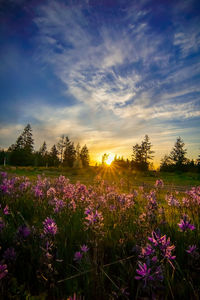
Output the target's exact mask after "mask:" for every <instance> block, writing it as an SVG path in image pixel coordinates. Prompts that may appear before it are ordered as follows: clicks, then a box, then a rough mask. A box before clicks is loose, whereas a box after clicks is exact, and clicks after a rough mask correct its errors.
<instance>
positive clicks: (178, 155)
mask: <svg viewBox="0 0 200 300" xmlns="http://www.w3.org/2000/svg"><path fill="white" fill-rule="evenodd" d="M184 146H185V143H184V142H183V140H182V139H181V137H180V136H179V137H178V138H177V140H176V142H175V144H174V147H173V149H172V151H171V153H170V159H171V161H172V162H173V163H174V164H175V165H176V166H177V167H178V168H180V167H181V166H182V165H183V164H184V163H185V162H186V161H187V159H186V157H185V154H186V153H187V150H186V149H184Z"/></svg>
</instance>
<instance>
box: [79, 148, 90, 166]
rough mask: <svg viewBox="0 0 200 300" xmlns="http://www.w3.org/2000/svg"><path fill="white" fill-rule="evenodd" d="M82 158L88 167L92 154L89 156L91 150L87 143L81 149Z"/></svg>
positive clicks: (83, 163) (84, 164)
mask: <svg viewBox="0 0 200 300" xmlns="http://www.w3.org/2000/svg"><path fill="white" fill-rule="evenodd" d="M80 158H81V161H82V165H83V167H88V166H89V163H90V156H89V150H88V148H87V146H86V145H85V146H83V148H82V149H81V153H80Z"/></svg>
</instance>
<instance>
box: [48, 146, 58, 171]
mask: <svg viewBox="0 0 200 300" xmlns="http://www.w3.org/2000/svg"><path fill="white" fill-rule="evenodd" d="M58 165H59V158H58V150H57V148H56V145H53V146H52V148H51V151H50V153H49V166H52V167H57V166H58Z"/></svg>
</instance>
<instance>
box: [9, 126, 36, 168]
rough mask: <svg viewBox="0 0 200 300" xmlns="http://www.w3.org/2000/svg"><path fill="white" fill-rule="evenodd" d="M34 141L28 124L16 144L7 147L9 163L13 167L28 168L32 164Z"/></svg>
mask: <svg viewBox="0 0 200 300" xmlns="http://www.w3.org/2000/svg"><path fill="white" fill-rule="evenodd" d="M33 149H34V140H33V137H32V129H31V126H30V124H27V126H26V127H25V128H24V130H23V132H22V134H21V135H20V136H19V137H18V138H17V140H16V143H15V144H14V145H12V146H11V147H9V150H8V151H9V152H10V162H11V164H13V165H20V166H28V165H32V164H33V159H34V156H33Z"/></svg>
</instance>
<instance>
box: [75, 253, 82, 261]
mask: <svg viewBox="0 0 200 300" xmlns="http://www.w3.org/2000/svg"><path fill="white" fill-rule="evenodd" d="M82 257H83V253H81V252H80V251H77V252H75V254H74V260H75V261H80V260H81V259H82Z"/></svg>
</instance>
